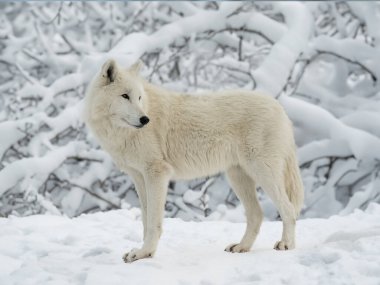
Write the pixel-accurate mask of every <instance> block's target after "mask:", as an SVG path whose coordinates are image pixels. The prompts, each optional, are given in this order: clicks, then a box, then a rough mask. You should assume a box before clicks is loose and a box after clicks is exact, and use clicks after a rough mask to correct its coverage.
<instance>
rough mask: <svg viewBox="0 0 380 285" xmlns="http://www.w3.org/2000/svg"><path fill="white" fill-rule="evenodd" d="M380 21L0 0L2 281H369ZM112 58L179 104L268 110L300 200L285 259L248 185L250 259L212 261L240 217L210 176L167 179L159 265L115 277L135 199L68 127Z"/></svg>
mask: <svg viewBox="0 0 380 285" xmlns="http://www.w3.org/2000/svg"><path fill="white" fill-rule="evenodd" d="M379 24H380V3H378V2H370V1H368V2H362V1H358V2H345V1H337V2H271V1H265V2H175V1H173V2H79V1H78V2H77V1H73V2H67V1H63V2H58V1H57V2H41V1H37V2H1V3H0V265H1V266H0V267H1V269H0V284H7V285H8V284H87V285H92V284H113V285H115V284H116V285H117V284H182V285H184V284H201V285H210V284H267V283H266V282H268V283H269V282H270V283H271V284H329V285H331V284H379V282H380V273H379V270H378V269H379V268H378V264H379V262H380V260H379V256H380V251H379V250H380V247H379V237H380V230H379V229H380V227H379V220H380V219H379V217H380V205H379V202H380V29H379ZM110 58H113V59H115V60H116V61H117V62H118V63H119V65H120V66H125V68H127V67H128V66H130V65H132V64H133V63H135V62H136V61H137V60H141V61H142V62H143V68H142V70H141V75H142V76H143V77H144V78H146V79H148V80H149V81H150V82H152V83H154V84H157V85H160V86H163V87H164V88H167V89H170V90H175V91H178V92H181V93H191V94H197V93H200V92H203V91H210V90H215V91H216V90H225V89H247V90H256V91H258V92H262V93H265V94H267V96H272V97H274V98H275V99H277V100H278V101H279V102H280V104H281V105H282V106H283V107H284V108H285V110H286V112H287V114H288V116H289V118H290V119H291V121H292V123H293V128H294V133H295V139H296V144H297V156H298V162H299V167H300V169H301V174H302V180H303V183H304V188H305V201H304V206H303V208H302V211H301V215H300V219H299V221H298V222H297V231H296V235H297V247H296V249H295V250H292V251H283V252H278V251H274V250H273V243H274V241H275V240H276V239H277V238H278V236H280V234H281V222H280V216H279V214H278V212H277V209H276V208H275V206H274V205H273V203H272V202H271V200H270V199H269V198H268V197H267V196H266V194H265V193H264V192H263V191H262V189H260V188H258V189H257V191H258V197H259V201H260V204H261V206H262V208H263V211H264V216H265V222H264V223H263V225H262V229H261V231H260V234H259V236H258V239H257V241H256V243H255V244H254V247H253V249H252V250H251V251H250V252H247V253H244V254H232V253H226V252H224V251H223V249H224V248H225V246H226V245H227V243H231V242H232V241H237V240H238V239H239V238H241V233H242V232H243V231H244V228H245V224H244V222H245V215H244V210H243V207H242V206H241V205H240V202H239V200H238V199H237V197H236V196H235V194H234V192H233V191H232V190H231V189H230V186H229V185H228V183H227V180H226V177H225V176H224V174H218V175H216V176H213V177H204V178H202V179H197V180H192V181H171V182H170V184H169V190H168V196H167V202H166V205H165V210H166V217H168V218H169V217H170V218H178V219H165V225H164V234H163V236H162V238H161V242H160V246H159V249H158V253H157V255H156V256H155V257H154V258H153V259H144V260H141V261H137V262H136V263H133V264H128V265H126V264H124V263H122V260H121V256H122V253H123V252H125V251H126V250H130V249H131V247H141V243H142V240H143V237H142V224H141V212H140V209H139V200H138V197H137V194H136V191H135V186H134V184H133V183H132V180H131V178H130V177H128V175H126V174H125V173H123V172H121V171H120V170H119V169H118V168H117V167H116V166H115V165H114V163H113V162H112V160H111V157H110V156H109V154H108V153H106V152H105V151H104V150H102V149H101V148H100V146H99V144H98V142H97V141H96V139H95V137H94V136H93V134H92V133H91V132H89V131H88V129H87V127H86V126H85V124H84V122H83V117H82V113H83V112H82V109H83V105H84V100H83V99H84V96H85V93H86V88H87V86H88V84H89V82H90V81H91V79H92V78H93V77H94V75H95V74H96V73H97V72H98V71H99V69H100V67H101V66H102V64H103V63H104V62H105V61H106V60H107V59H110ZM231 262H232V263H233V267H232V265H231V264H232V263H231ZM290 266H291V270H289V269H290ZM189 272H192V274H191V275H190V274H189ZM221 272H223V274H220V273H221ZM342 273H344V274H342ZM126 281H128V282H127V283H126ZM25 282H26V283H25Z"/></svg>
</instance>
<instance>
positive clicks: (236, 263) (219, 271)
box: [0, 204, 380, 285]
mask: <svg viewBox="0 0 380 285" xmlns="http://www.w3.org/2000/svg"><path fill="white" fill-rule="evenodd" d="M244 226H245V225H244V224H243V223H231V222H226V221H205V222H184V221H182V220H180V219H166V220H165V224H164V234H163V236H162V238H161V242H160V245H159V248H158V251H157V253H156V256H155V257H154V258H153V259H144V260H139V261H137V262H135V263H132V264H125V263H123V261H122V259H121V257H122V254H123V253H124V252H125V251H127V250H130V249H131V248H133V247H138V246H140V245H141V239H142V234H141V231H142V225H141V222H140V221H139V211H138V210H137V209H132V210H116V211H110V212H106V213H96V214H90V215H82V216H79V217H78V218H74V219H69V218H66V217H62V216H52V215H36V216H29V217H23V218H18V217H10V218H7V219H0V228H1V232H0V284H2V285H10V284H23V285H27V284H38V285H41V284H54V285H60V284H91V285H92V284H112V285H117V284H123V285H125V284H144V285H147V284H165V285H168V284H181V285H186V284H202V285H208V284H292V285H293V284H309V285H311V284H329V285H330V284H366V285H369V284H377V285H378V284H380V205H378V204H370V206H369V207H368V209H367V210H366V211H365V212H363V211H360V210H356V211H355V212H354V213H352V214H350V215H347V216H333V217H330V218H329V219H304V220H300V221H299V222H298V227H297V237H298V246H297V249H295V250H292V251H283V252H280V251H275V250H273V249H272V246H273V244H274V242H275V241H276V240H277V239H278V238H279V236H280V234H281V222H264V223H263V226H262V228H261V232H260V235H259V237H258V239H257V241H256V243H255V245H254V247H253V249H252V250H251V251H250V252H248V253H243V254H232V253H227V252H224V251H223V249H224V247H225V246H226V245H228V244H229V243H231V242H235V241H237V240H238V239H239V238H240V237H241V235H242V233H243V231H244Z"/></svg>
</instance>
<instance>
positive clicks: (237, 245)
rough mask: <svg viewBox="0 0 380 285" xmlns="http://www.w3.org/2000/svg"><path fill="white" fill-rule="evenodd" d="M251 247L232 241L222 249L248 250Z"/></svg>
mask: <svg viewBox="0 0 380 285" xmlns="http://www.w3.org/2000/svg"><path fill="white" fill-rule="evenodd" d="M250 249H251V247H250V246H244V245H242V244H241V243H233V244H230V245H229V246H227V247H226V249H225V250H224V251H227V252H248V251H249V250H250Z"/></svg>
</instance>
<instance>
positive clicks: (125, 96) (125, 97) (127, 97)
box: [121, 94, 129, 100]
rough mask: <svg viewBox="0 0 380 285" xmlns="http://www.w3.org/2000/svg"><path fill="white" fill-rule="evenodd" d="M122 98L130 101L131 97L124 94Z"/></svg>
mask: <svg viewBox="0 0 380 285" xmlns="http://www.w3.org/2000/svg"><path fill="white" fill-rule="evenodd" d="M121 97H123V98H124V99H127V100H129V96H128V94H123V95H121Z"/></svg>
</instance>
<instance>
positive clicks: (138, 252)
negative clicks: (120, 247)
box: [123, 248, 153, 263]
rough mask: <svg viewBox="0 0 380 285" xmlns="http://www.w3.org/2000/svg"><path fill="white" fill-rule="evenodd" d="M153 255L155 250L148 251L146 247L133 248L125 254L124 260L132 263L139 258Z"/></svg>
mask: <svg viewBox="0 0 380 285" xmlns="http://www.w3.org/2000/svg"><path fill="white" fill-rule="evenodd" d="M148 257H153V252H148V251H146V250H144V249H136V248H134V249H132V250H131V251H130V252H127V253H126V254H124V255H123V260H124V262H125V263H131V262H133V261H136V260H138V259H142V258H148Z"/></svg>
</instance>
